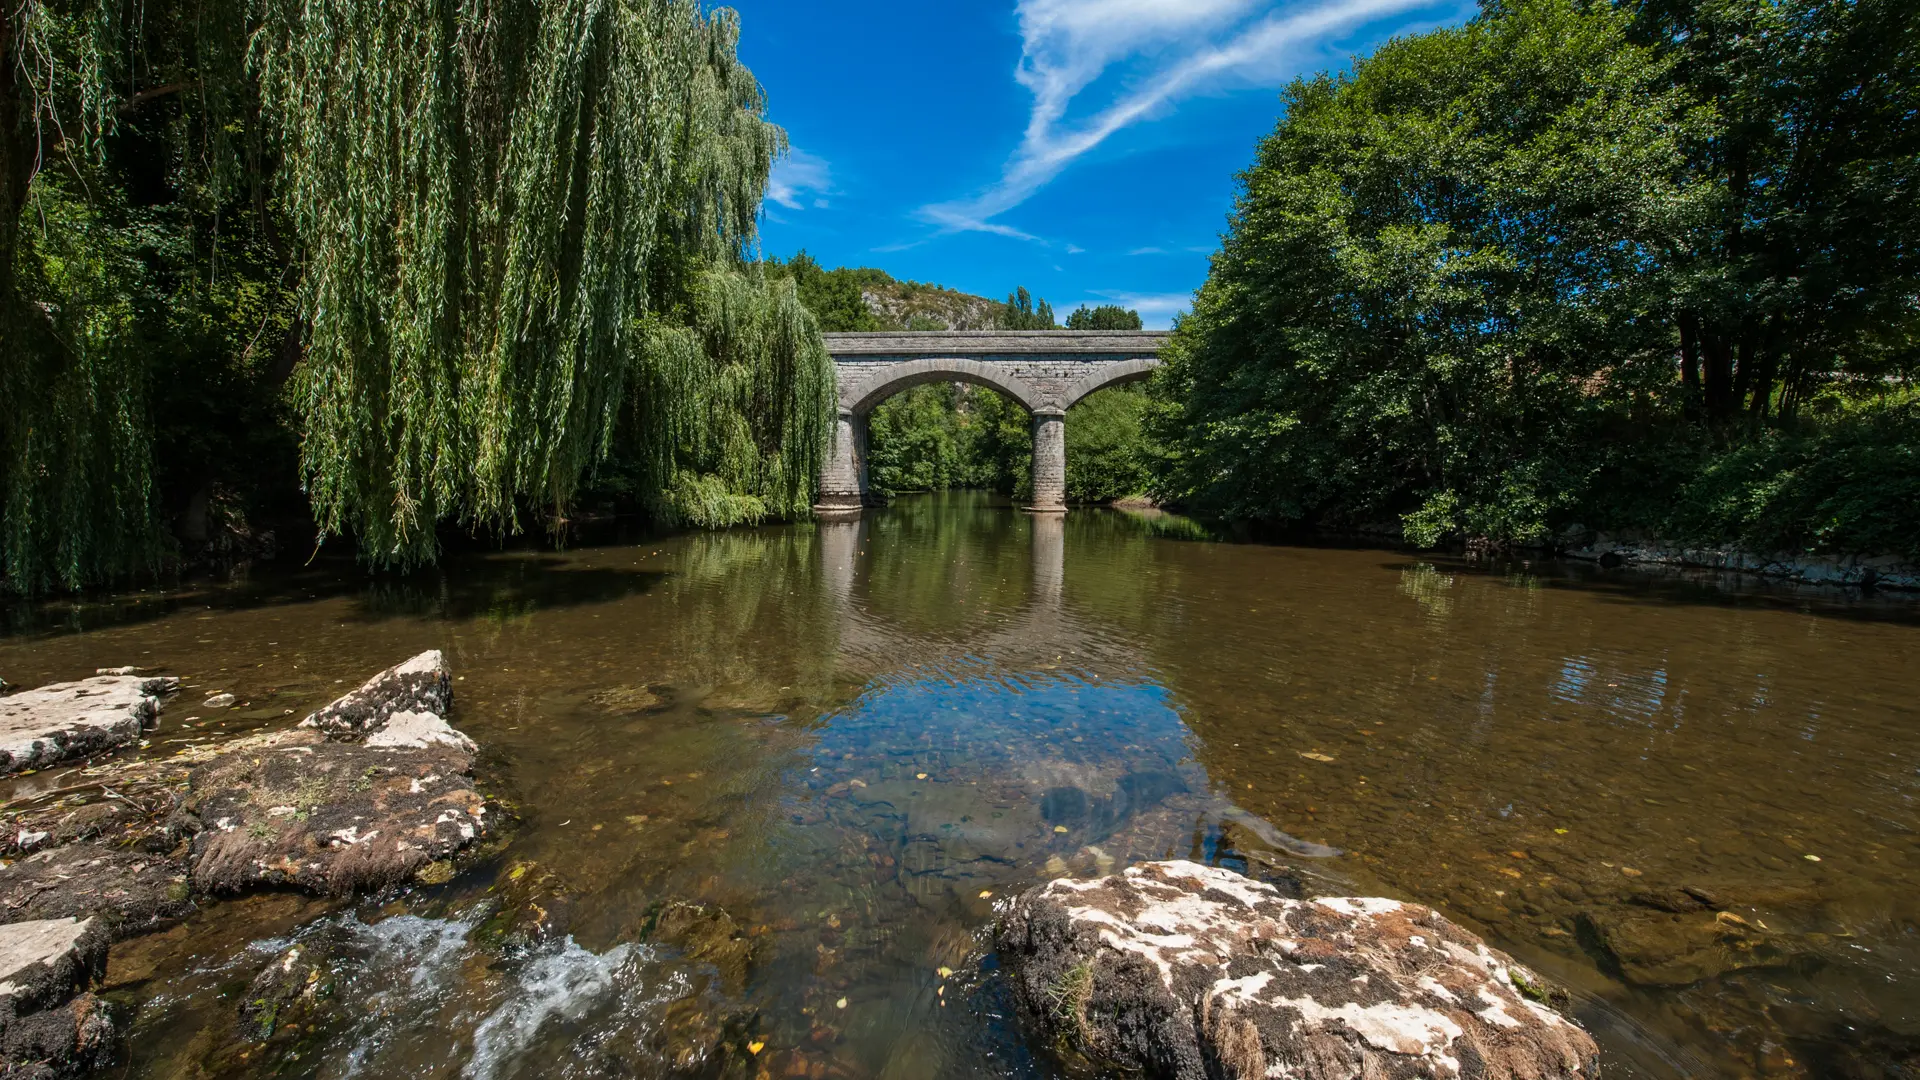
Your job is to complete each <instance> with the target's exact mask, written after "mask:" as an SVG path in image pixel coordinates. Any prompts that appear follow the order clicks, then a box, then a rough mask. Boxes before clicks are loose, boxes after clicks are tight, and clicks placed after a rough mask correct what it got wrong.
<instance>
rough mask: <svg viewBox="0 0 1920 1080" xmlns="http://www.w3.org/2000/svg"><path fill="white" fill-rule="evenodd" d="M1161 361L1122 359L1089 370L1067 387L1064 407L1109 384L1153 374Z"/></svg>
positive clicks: (1069, 406) (1122, 382) (1129, 381)
mask: <svg viewBox="0 0 1920 1080" xmlns="http://www.w3.org/2000/svg"><path fill="white" fill-rule="evenodd" d="M1159 366H1160V361H1159V360H1158V359H1157V358H1153V357H1143V358H1140V359H1136V360H1120V361H1116V362H1114V363H1111V364H1103V365H1101V366H1100V367H1098V368H1095V369H1094V370H1092V371H1090V372H1088V373H1087V374H1085V375H1084V376H1082V377H1081V378H1080V380H1079V381H1078V382H1076V383H1074V384H1073V385H1072V386H1070V387H1068V388H1067V397H1066V400H1065V401H1064V402H1062V405H1063V407H1065V408H1068V409H1071V408H1073V407H1074V406H1075V405H1078V404H1080V402H1082V401H1084V400H1086V399H1087V398H1088V397H1090V396H1092V395H1094V394H1096V393H1099V392H1100V391H1102V390H1105V389H1106V388H1107V387H1109V386H1121V385H1124V384H1126V383H1134V382H1139V381H1141V380H1142V379H1145V378H1147V377H1148V376H1150V375H1152V374H1153V371H1154V369H1155V368H1157V367H1159Z"/></svg>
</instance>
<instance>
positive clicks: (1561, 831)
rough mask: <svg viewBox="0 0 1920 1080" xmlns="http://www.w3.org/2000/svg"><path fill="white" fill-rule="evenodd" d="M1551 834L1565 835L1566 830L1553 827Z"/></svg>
mask: <svg viewBox="0 0 1920 1080" xmlns="http://www.w3.org/2000/svg"><path fill="white" fill-rule="evenodd" d="M1553 834H1554V835H1555V836H1565V835H1567V830H1565V829H1555V830H1553Z"/></svg>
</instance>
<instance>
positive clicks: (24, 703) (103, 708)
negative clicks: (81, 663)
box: [0, 675, 179, 776]
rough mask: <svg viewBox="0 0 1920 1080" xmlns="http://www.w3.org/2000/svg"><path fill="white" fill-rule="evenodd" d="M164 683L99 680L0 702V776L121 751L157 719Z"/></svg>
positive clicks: (169, 683)
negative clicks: (110, 751)
mask: <svg viewBox="0 0 1920 1080" xmlns="http://www.w3.org/2000/svg"><path fill="white" fill-rule="evenodd" d="M178 686H179V680H177V679H170V678H143V677H141V676H138V675H101V676H96V677H94V678H91V679H81V680H80V681H78V682H66V683H54V684H52V685H51V686H42V687H40V688H38V689H36V690H23V691H21V692H20V693H17V694H10V695H8V696H6V697H4V698H0V776H3V775H7V774H10V773H16V772H19V771H21V770H22V769H43V768H46V767H47V766H49V765H57V764H59V763H61V762H63V761H72V760H74V759H76V758H83V757H87V756H89V755H92V754H98V753H100V752H102V751H105V750H112V749H115V748H117V747H121V746H126V745H128V744H130V743H132V742H135V741H136V740H138V739H139V738H140V733H141V732H142V731H144V730H146V729H147V728H149V727H152V726H153V723H154V721H155V720H156V719H158V718H159V716H160V698H161V696H162V695H164V694H167V693H170V692H172V691H173V690H174V689H175V688H176V687H178Z"/></svg>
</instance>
